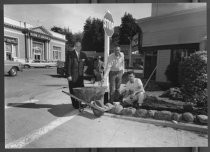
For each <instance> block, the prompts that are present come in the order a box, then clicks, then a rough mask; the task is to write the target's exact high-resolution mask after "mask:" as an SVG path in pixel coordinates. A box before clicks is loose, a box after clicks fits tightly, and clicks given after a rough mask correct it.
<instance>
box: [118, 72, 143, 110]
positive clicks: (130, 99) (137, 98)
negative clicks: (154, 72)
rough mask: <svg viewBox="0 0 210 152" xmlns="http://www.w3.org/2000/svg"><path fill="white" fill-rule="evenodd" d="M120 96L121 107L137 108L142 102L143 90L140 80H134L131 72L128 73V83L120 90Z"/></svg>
mask: <svg viewBox="0 0 210 152" xmlns="http://www.w3.org/2000/svg"><path fill="white" fill-rule="evenodd" d="M121 95H122V97H123V99H122V103H121V104H122V106H123V107H129V106H132V107H134V108H139V107H140V106H141V105H142V103H143V100H144V96H145V90H144V87H143V84H142V81H141V79H139V78H135V74H134V72H133V71H130V72H128V82H127V83H126V86H125V89H124V90H122V92H121Z"/></svg>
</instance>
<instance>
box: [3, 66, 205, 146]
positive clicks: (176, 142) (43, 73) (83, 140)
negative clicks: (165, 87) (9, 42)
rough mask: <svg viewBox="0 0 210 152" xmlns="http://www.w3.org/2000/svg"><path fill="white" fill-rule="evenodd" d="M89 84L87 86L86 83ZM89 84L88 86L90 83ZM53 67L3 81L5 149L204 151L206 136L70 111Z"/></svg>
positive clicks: (64, 82)
mask: <svg viewBox="0 0 210 152" xmlns="http://www.w3.org/2000/svg"><path fill="white" fill-rule="evenodd" d="M86 85H88V84H86ZM89 85H90V84H89ZM67 87H68V86H67V80H66V79H65V78H62V77H59V76H57V74H56V69H55V68H50V69H41V68H40V69H38V68H34V69H27V70H24V71H23V72H21V73H19V74H18V76H17V77H7V76H6V77H5V147H6V148H70V147H203V146H204V147H205V146H208V135H207V134H202V133H198V132H190V131H184V130H176V129H173V128H170V127H162V126H156V125H153V124H147V123H140V122H133V121H129V120H122V119H117V118H110V117H107V116H102V117H100V118H96V117H95V116H94V115H93V113H92V111H91V110H88V109H87V110H85V111H84V112H83V113H80V112H79V111H78V110H75V109H73V107H72V105H71V100H70V98H69V96H67V95H66V94H64V93H62V90H65V91H68V88H67Z"/></svg>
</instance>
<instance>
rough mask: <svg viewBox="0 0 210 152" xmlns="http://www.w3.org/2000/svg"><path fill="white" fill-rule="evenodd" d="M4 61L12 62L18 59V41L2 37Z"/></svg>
mask: <svg viewBox="0 0 210 152" xmlns="http://www.w3.org/2000/svg"><path fill="white" fill-rule="evenodd" d="M4 42H5V53H6V60H13V59H14V58H15V57H18V39H17V38H11V37H6V36H5V37H4Z"/></svg>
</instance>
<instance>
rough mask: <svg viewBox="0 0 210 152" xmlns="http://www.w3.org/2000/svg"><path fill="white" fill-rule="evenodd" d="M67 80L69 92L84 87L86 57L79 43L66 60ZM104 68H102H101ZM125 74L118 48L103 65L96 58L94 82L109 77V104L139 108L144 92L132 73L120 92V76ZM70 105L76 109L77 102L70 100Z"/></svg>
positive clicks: (117, 47)
mask: <svg viewBox="0 0 210 152" xmlns="http://www.w3.org/2000/svg"><path fill="white" fill-rule="evenodd" d="M66 62H67V71H66V74H67V80H68V84H69V92H70V93H71V94H74V92H73V88H76V87H84V77H83V75H84V67H85V66H86V65H87V56H86V54H85V53H84V52H82V51H81V42H79V41H77V42H76V43H75V45H74V50H73V51H70V53H69V56H68V58H67V61H66ZM103 67H104V68H103ZM124 72H125V61H124V54H123V52H121V49H120V47H119V46H116V47H115V49H114V52H113V53H111V54H110V55H109V56H108V59H107V64H106V65H104V64H103V62H102V61H101V60H100V57H98V58H97V60H96V62H95V64H94V75H95V79H96V81H98V80H99V81H101V82H102V83H103V82H104V80H105V78H106V77H107V76H108V75H109V88H110V90H109V92H110V99H109V102H110V103H113V102H119V101H120V103H121V104H122V105H123V106H124V107H125V106H133V107H135V108H136V107H139V106H141V104H142V102H143V99H144V94H145V90H144V87H143V84H142V81H141V79H139V78H135V74H134V72H133V71H129V72H128V73H127V75H128V82H127V83H126V85H125V88H123V89H121V90H120V86H121V83H122V76H123V74H124ZM71 100H72V105H73V107H74V108H76V109H78V108H79V106H82V105H79V102H77V101H75V99H73V98H71Z"/></svg>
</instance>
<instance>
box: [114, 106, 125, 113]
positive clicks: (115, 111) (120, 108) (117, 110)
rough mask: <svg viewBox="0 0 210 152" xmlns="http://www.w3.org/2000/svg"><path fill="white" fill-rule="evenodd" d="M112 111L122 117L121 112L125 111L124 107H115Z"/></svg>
mask: <svg viewBox="0 0 210 152" xmlns="http://www.w3.org/2000/svg"><path fill="white" fill-rule="evenodd" d="M112 110H113V113H115V114H118V115H120V114H121V111H122V110H123V106H122V105H115V106H114V108H113V109H112Z"/></svg>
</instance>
